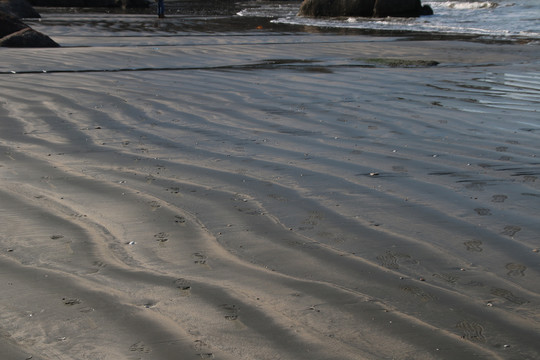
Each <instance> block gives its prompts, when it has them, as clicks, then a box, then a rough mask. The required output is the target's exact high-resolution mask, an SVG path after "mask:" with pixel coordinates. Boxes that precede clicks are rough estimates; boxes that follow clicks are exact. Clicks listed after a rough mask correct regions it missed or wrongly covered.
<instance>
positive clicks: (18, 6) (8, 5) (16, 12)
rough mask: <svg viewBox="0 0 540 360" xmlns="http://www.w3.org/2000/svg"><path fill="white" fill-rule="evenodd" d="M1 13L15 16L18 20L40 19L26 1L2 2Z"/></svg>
mask: <svg viewBox="0 0 540 360" xmlns="http://www.w3.org/2000/svg"><path fill="white" fill-rule="evenodd" d="M0 12H3V13H6V14H10V15H13V16H15V17H18V18H21V19H23V18H26V19H35V18H40V17H41V16H40V15H39V13H38V12H37V11H36V10H35V9H34V8H33V7H32V5H30V3H29V2H27V1H26V0H0Z"/></svg>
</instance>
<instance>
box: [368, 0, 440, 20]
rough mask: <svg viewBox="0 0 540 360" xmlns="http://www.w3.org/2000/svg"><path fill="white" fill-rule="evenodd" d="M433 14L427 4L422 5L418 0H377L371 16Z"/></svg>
mask: <svg viewBox="0 0 540 360" xmlns="http://www.w3.org/2000/svg"><path fill="white" fill-rule="evenodd" d="M421 15H433V10H431V7H429V6H428V5H424V6H422V3H421V2H420V0H377V1H375V6H373V17H387V16H395V17H416V16H421Z"/></svg>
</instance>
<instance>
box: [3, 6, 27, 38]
mask: <svg viewBox="0 0 540 360" xmlns="http://www.w3.org/2000/svg"><path fill="white" fill-rule="evenodd" d="M27 27H28V25H26V24H24V23H23V22H22V21H21V20H19V19H18V18H16V17H15V16H13V15H11V14H6V13H3V12H0V38H2V37H4V36H7V35H9V34H13V33H14V32H17V31H19V30H22V29H24V28H27Z"/></svg>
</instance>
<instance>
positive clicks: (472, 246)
mask: <svg viewBox="0 0 540 360" xmlns="http://www.w3.org/2000/svg"><path fill="white" fill-rule="evenodd" d="M463 245H465V247H466V248H467V251H476V252H481V251H482V250H483V249H482V248H481V247H480V246H482V242H481V241H480V240H469V241H465V242H464V243H463Z"/></svg>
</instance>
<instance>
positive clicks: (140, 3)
mask: <svg viewBox="0 0 540 360" xmlns="http://www.w3.org/2000/svg"><path fill="white" fill-rule="evenodd" d="M152 2H154V1H149V0H119V3H120V4H121V5H122V7H123V8H124V9H146V8H148V7H150V4H151V3H152Z"/></svg>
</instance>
